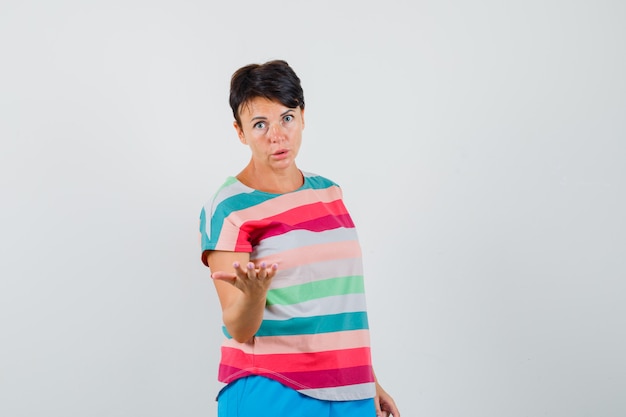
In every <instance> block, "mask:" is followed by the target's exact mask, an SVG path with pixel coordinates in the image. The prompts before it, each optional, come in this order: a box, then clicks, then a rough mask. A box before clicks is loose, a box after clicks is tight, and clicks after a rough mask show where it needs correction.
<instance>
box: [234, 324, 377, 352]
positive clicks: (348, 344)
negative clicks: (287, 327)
mask: <svg viewBox="0 0 626 417" xmlns="http://www.w3.org/2000/svg"><path fill="white" fill-rule="evenodd" d="M369 344H370V334H369V331H368V330H352V331H347V332H333V333H319V334H310V335H309V334H306V335H297V336H265V337H257V338H255V339H254V344H253V345H252V344H249V343H239V342H237V341H235V339H226V340H225V341H224V343H223V346H225V347H230V348H236V349H239V350H241V351H243V352H244V353H248V354H252V353H256V354H257V355H268V354H275V353H301V352H321V351H325V350H332V349H354V348H360V347H364V346H369Z"/></svg>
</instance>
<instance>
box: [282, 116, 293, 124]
mask: <svg viewBox="0 0 626 417" xmlns="http://www.w3.org/2000/svg"><path fill="white" fill-rule="evenodd" d="M283 120H284V121H285V122H291V121H292V120H293V115H291V114H288V115H286V116H285V117H284V118H283Z"/></svg>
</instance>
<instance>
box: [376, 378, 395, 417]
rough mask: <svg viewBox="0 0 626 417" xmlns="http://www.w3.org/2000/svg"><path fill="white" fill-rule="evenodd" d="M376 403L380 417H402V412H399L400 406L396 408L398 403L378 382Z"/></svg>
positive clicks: (377, 413)
mask: <svg viewBox="0 0 626 417" xmlns="http://www.w3.org/2000/svg"><path fill="white" fill-rule="evenodd" d="M374 401H375V403H376V415H377V416H378V417H389V416H390V415H392V416H393V417H400V411H399V410H398V406H396V402H395V401H394V400H393V398H391V395H389V394H388V393H387V391H385V390H384V389H383V387H381V386H380V384H379V383H378V382H376V397H375V398H374Z"/></svg>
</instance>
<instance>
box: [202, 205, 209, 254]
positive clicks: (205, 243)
mask: <svg viewBox="0 0 626 417" xmlns="http://www.w3.org/2000/svg"><path fill="white" fill-rule="evenodd" d="M200 236H201V239H200V242H201V244H200V247H201V248H202V250H205V249H206V248H208V247H209V244H210V243H209V236H208V235H207V232H206V211H205V210H204V208H203V209H202V211H201V212H200Z"/></svg>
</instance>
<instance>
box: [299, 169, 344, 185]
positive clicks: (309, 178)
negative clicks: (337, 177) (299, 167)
mask: <svg viewBox="0 0 626 417" xmlns="http://www.w3.org/2000/svg"><path fill="white" fill-rule="evenodd" d="M302 175H303V176H304V182H305V184H307V183H308V184H309V187H311V188H328V187H333V186H335V187H339V184H337V183H336V182H335V181H333V180H331V179H329V178H327V177H324V176H322V175H319V174H315V173H312V172H307V171H302Z"/></svg>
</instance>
